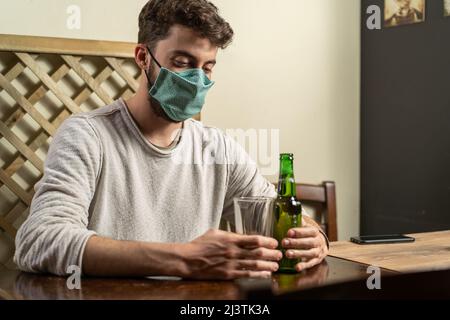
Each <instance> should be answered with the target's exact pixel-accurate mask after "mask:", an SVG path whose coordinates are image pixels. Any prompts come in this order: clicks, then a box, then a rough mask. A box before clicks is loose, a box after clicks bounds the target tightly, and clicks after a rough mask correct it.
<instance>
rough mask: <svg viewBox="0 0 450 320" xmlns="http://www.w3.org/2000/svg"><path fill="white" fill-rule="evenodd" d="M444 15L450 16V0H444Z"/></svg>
mask: <svg viewBox="0 0 450 320" xmlns="http://www.w3.org/2000/svg"><path fill="white" fill-rule="evenodd" d="M444 17H450V0H444Z"/></svg>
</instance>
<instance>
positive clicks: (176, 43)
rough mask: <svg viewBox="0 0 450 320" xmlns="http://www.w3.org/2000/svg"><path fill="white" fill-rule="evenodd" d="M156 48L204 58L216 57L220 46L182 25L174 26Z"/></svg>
mask: <svg viewBox="0 0 450 320" xmlns="http://www.w3.org/2000/svg"><path fill="white" fill-rule="evenodd" d="M156 49H157V50H163V51H165V52H167V53H169V52H170V53H182V52H186V53H189V54H190V55H192V56H194V57H196V58H197V59H202V60H203V59H206V60H211V59H215V57H216V55H217V51H218V47H217V46H215V45H213V44H212V43H211V41H210V40H209V39H207V38H205V37H202V36H201V35H199V34H198V33H197V32H195V31H194V30H192V29H190V28H188V27H185V26H181V25H174V26H172V27H171V28H170V31H169V34H168V37H167V38H166V39H164V40H161V41H159V42H158V45H157V47H156Z"/></svg>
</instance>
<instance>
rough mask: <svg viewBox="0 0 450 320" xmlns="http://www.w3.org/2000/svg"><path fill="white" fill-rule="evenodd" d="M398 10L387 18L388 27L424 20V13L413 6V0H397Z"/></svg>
mask: <svg viewBox="0 0 450 320" xmlns="http://www.w3.org/2000/svg"><path fill="white" fill-rule="evenodd" d="M395 2H396V4H397V6H398V11H397V12H396V13H394V14H393V15H392V16H391V17H389V18H388V19H386V22H385V25H386V26H387V27H393V26H398V25H402V24H411V23H416V22H421V21H423V13H422V12H420V11H419V10H417V9H415V8H413V7H411V0H395Z"/></svg>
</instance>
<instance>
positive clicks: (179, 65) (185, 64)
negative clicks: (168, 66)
mask: <svg viewBox="0 0 450 320" xmlns="http://www.w3.org/2000/svg"><path fill="white" fill-rule="evenodd" d="M174 64H175V66H176V67H179V68H184V67H187V66H188V63H187V62H182V61H174Z"/></svg>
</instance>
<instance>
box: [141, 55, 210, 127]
mask: <svg viewBox="0 0 450 320" xmlns="http://www.w3.org/2000/svg"><path fill="white" fill-rule="evenodd" d="M148 52H149V53H150V56H151V57H152V59H153V60H154V61H155V62H156V64H157V65H158V66H159V68H160V69H161V70H160V72H159V74H158V77H157V78H156V81H155V83H154V84H152V83H151V81H150V78H149V76H148V74H147V72H145V75H146V76H147V80H148V82H149V84H150V85H151V88H150V90H149V92H148V94H149V95H150V96H151V97H153V98H154V99H155V100H156V101H158V102H159V104H160V105H161V108H162V109H163V110H164V112H165V113H166V114H167V116H168V117H169V118H170V119H172V120H174V121H178V122H180V121H184V120H187V119H189V118H191V117H193V116H194V115H196V114H197V113H199V112H200V111H201V110H202V107H203V105H204V103H205V96H206V93H207V92H208V90H209V88H211V87H212V85H213V84H214V81H211V80H209V79H208V77H207V76H206V74H205V72H204V71H203V70H202V69H189V70H185V71H182V72H173V71H170V70H169V69H166V68H164V67H161V65H160V64H159V62H158V61H157V60H156V59H155V57H154V56H153V55H152V53H151V52H150V50H148Z"/></svg>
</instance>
